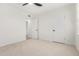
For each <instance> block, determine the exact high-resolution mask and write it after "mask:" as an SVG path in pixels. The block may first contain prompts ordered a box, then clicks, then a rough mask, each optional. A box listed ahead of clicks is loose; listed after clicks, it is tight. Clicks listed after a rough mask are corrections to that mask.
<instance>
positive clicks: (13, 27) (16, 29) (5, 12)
mask: <svg viewBox="0 0 79 59" xmlns="http://www.w3.org/2000/svg"><path fill="white" fill-rule="evenodd" d="M25 35H26V25H25V19H24V17H23V15H22V14H21V11H20V10H19V9H18V8H17V7H16V6H14V5H13V6H12V4H0V46H4V45H7V44H12V43H16V42H19V41H23V40H25V38H26V37H25Z"/></svg>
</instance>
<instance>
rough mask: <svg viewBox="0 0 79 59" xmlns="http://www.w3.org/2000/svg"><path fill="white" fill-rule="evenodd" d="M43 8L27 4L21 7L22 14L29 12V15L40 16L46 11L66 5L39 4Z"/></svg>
mask: <svg viewBox="0 0 79 59" xmlns="http://www.w3.org/2000/svg"><path fill="white" fill-rule="evenodd" d="M41 4H42V5H43V6H42V7H39V6H36V5H34V4H28V5H26V6H21V7H22V10H23V11H24V12H27V11H28V12H29V13H31V14H41V13H43V12H45V11H48V10H51V9H52V10H53V9H55V8H58V7H61V6H65V5H68V4H67V3H41ZM20 5H22V4H20Z"/></svg>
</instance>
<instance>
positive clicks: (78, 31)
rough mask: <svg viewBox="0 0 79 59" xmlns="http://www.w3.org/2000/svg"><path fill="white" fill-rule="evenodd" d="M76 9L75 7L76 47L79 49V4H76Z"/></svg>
mask: <svg viewBox="0 0 79 59" xmlns="http://www.w3.org/2000/svg"><path fill="white" fill-rule="evenodd" d="M76 9H77V22H76V25H77V28H76V29H77V30H76V48H77V50H78V51H79V4H77V5H76Z"/></svg>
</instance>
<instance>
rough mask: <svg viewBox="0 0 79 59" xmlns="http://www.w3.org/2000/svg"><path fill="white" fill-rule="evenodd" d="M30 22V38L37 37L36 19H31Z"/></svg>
mask: <svg viewBox="0 0 79 59" xmlns="http://www.w3.org/2000/svg"><path fill="white" fill-rule="evenodd" d="M31 21H32V23H31V27H32V32H31V34H32V39H39V38H38V36H39V35H38V24H37V19H33V20H31Z"/></svg>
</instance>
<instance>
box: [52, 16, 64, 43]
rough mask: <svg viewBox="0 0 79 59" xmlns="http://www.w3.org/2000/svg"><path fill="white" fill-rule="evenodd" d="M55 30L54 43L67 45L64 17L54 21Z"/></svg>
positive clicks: (53, 31)
mask: <svg viewBox="0 0 79 59" xmlns="http://www.w3.org/2000/svg"><path fill="white" fill-rule="evenodd" d="M53 26H54V28H53V29H52V34H53V35H54V39H53V41H56V42H60V43H65V40H64V39H65V19H64V16H63V15H60V16H57V17H56V19H55V20H54V25H53Z"/></svg>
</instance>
